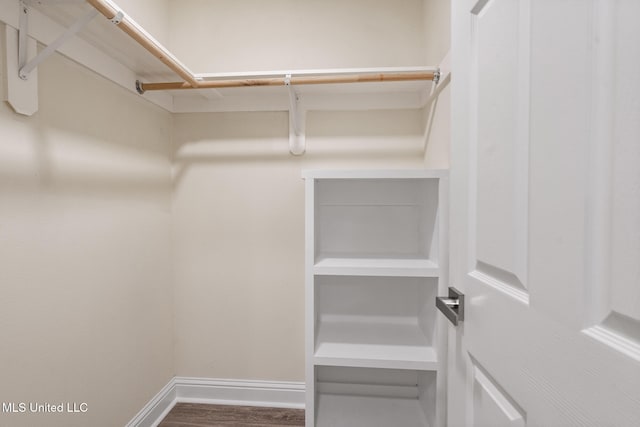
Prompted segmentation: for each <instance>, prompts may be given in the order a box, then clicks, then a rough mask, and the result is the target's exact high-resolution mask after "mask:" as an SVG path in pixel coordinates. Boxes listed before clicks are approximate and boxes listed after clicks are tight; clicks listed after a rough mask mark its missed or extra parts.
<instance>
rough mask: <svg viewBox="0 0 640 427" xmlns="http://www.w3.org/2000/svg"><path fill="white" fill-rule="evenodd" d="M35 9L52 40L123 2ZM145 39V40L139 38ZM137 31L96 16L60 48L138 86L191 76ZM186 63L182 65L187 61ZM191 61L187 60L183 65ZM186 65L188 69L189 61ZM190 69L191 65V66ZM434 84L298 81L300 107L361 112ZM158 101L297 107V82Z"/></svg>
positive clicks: (224, 107) (5, 0)
mask: <svg viewBox="0 0 640 427" xmlns="http://www.w3.org/2000/svg"><path fill="white" fill-rule="evenodd" d="M25 3H26V4H27V5H28V6H29V7H30V16H29V19H30V24H29V34H30V36H31V37H33V38H35V39H36V40H38V41H39V42H41V43H43V44H45V45H48V44H50V43H51V42H52V41H54V40H55V39H56V38H57V37H58V36H59V35H60V34H61V33H63V32H64V31H65V30H66V29H67V28H69V27H70V26H72V25H73V24H74V23H75V22H77V21H78V20H79V19H80V18H81V17H82V16H83V15H85V14H86V13H87V12H88V11H90V10H91V9H92V8H93V7H94V6H92V5H91V4H89V3H93V4H96V3H104V4H106V7H107V8H110V10H118V11H120V8H119V7H118V6H117V5H116V3H114V2H113V1H110V0H100V1H94V0H90V1H89V2H87V1H85V0H26V1H25ZM19 4H20V2H19V1H18V0H0V20H2V21H4V22H6V23H7V24H9V25H10V26H13V27H15V28H17V27H18V14H19V13H18V11H19ZM122 12H123V13H124V20H125V21H126V23H127V25H129V26H130V27H132V28H133V29H134V31H139V32H140V33H141V34H142V35H143V38H145V39H147V40H150V41H151V44H152V45H154V46H155V47H158V48H160V49H161V51H162V52H163V54H162V55H159V56H164V57H170V58H171V59H172V60H173V59H175V60H176V61H177V62H179V61H178V60H177V59H176V58H175V57H174V56H173V55H172V54H171V52H169V51H168V50H167V49H166V48H164V47H163V46H162V45H161V44H160V43H159V42H157V41H156V40H155V39H153V37H152V36H151V35H149V34H148V33H146V31H145V30H144V29H143V28H142V27H140V26H139V25H138V24H137V23H135V21H134V20H133V19H132V18H131V17H129V16H128V15H127V14H126V11H122ZM138 41H140V40H138ZM138 41H136V40H134V39H133V38H132V37H130V35H129V34H125V32H123V31H121V29H119V28H118V26H117V25H114V24H113V23H112V22H111V21H110V20H109V19H106V18H105V17H104V16H102V15H98V16H96V17H95V18H93V19H92V20H91V21H90V22H89V23H88V24H87V25H86V26H85V27H83V28H82V29H81V30H80V31H79V32H78V33H77V34H76V35H75V36H74V37H73V38H72V39H70V40H69V41H68V42H66V43H65V45H63V46H61V47H60V48H59V49H58V50H59V51H60V52H61V53H63V54H64V55H66V56H68V57H70V58H71V59H73V60H75V61H77V62H79V63H81V64H83V65H85V66H87V67H88V68H90V69H92V70H94V71H96V72H97V73H99V74H101V75H103V76H105V77H107V78H108V79H110V80H112V81H114V82H116V83H118V84H120V85H122V86H124V87H126V88H127V89H129V90H132V91H134V90H135V81H136V80H141V81H143V82H145V83H160V82H183V81H184V80H185V79H184V76H183V75H182V77H181V76H180V75H178V73H176V72H174V71H172V70H171V69H169V68H168V67H167V65H166V64H165V63H163V62H162V61H161V60H159V59H158V58H157V57H156V56H154V55H153V54H152V53H150V52H149V51H148V50H147V49H145V48H144V47H143V46H141V45H140V44H139V43H138ZM180 65H182V64H180ZM183 67H184V66H183ZM184 69H187V68H186V67H184ZM437 69H438V67H429V66H423V67H381V68H357V69H354V68H351V69H324V70H323V69H316V70H278V71H265V72H252V73H244V72H239V73H225V74H220V73H206V74H195V73H192V72H191V71H188V73H189V74H190V75H192V76H193V78H194V79H196V80H197V81H199V82H208V81H217V80H221V79H223V80H224V79H248V80H252V79H264V78H274V79H275V78H278V79H283V78H285V76H286V75H287V74H290V75H291V77H292V79H295V78H296V77H322V76H328V75H337V76H353V75H354V74H363V75H375V74H383V73H432V72H434V71H436V70H437ZM187 70H188V69H187ZM433 86H434V85H433V83H432V82H431V81H427V80H415V81H385V82H371V83H341V84H321V85H319V84H309V85H296V86H295V94H296V96H298V100H299V103H300V107H301V108H302V109H307V110H309V109H311V110H334V109H340V110H360V109H405V108H420V107H422V106H424V105H425V103H426V102H427V100H428V99H429V95H430V94H431V92H432V91H433ZM143 96H144V97H145V98H147V99H149V100H150V101H152V102H154V103H156V104H158V105H160V106H161V107H163V108H165V109H167V110H169V111H172V112H214V111H283V110H289V109H290V107H291V91H290V87H285V86H282V85H279V86H251V87H235V88H216V89H209V88H207V89H192V90H178V91H163V92H147V93H145V94H144V95H143Z"/></svg>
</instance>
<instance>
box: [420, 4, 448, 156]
mask: <svg viewBox="0 0 640 427" xmlns="http://www.w3.org/2000/svg"><path fill="white" fill-rule="evenodd" d="M450 21H451V1H450V0H424V28H425V32H424V36H425V55H426V56H425V60H426V61H427V63H429V64H439V63H440V61H442V59H443V58H444V57H445V55H447V52H449V47H450V46H451V23H450ZM424 120H425V134H424V141H425V153H424V161H425V167H427V168H448V167H449V146H450V141H451V96H450V89H449V88H448V87H447V88H445V89H444V90H443V91H442V92H440V95H439V96H438V97H437V99H436V100H435V102H434V103H433V104H432V105H428V106H427V107H426V108H425V109H424Z"/></svg>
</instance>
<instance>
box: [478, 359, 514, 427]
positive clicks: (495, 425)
mask: <svg viewBox="0 0 640 427" xmlns="http://www.w3.org/2000/svg"><path fill="white" fill-rule="evenodd" d="M470 363H471V372H472V374H471V379H472V380H471V381H470V382H469V387H468V393H469V396H468V399H469V401H470V402H472V407H471V409H470V411H471V413H472V417H471V418H472V419H473V427H524V426H526V422H525V414H524V412H523V411H522V409H521V408H519V407H518V405H517V404H515V402H514V401H513V399H512V398H511V397H510V396H509V394H508V393H507V392H505V391H504V389H502V387H500V386H499V385H498V384H497V383H496V382H495V381H494V380H493V379H492V378H491V377H490V376H489V375H488V374H487V373H486V371H485V370H484V369H482V368H481V367H480V366H479V365H478V363H477V361H475V360H473V359H470Z"/></svg>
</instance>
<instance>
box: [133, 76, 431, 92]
mask: <svg viewBox="0 0 640 427" xmlns="http://www.w3.org/2000/svg"><path fill="white" fill-rule="evenodd" d="M436 74H437V72H436V71H421V72H407V73H375V74H334V75H325V76H300V77H291V78H290V79H289V81H290V84H292V85H317V84H337V83H372V82H401V81H414V80H433V79H434V77H435V75H436ZM286 82H287V78H286V77H269V78H259V79H225V80H200V81H197V82H196V85H191V84H189V83H187V82H169V83H142V82H136V88H137V90H138V92H139V93H141V94H142V93H144V92H145V91H148V90H175V89H219V88H229V87H247V86H284V85H286Z"/></svg>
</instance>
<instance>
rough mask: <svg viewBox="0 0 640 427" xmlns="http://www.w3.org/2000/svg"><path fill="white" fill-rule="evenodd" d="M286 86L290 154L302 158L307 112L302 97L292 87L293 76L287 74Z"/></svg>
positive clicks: (304, 149) (304, 146)
mask: <svg viewBox="0 0 640 427" xmlns="http://www.w3.org/2000/svg"><path fill="white" fill-rule="evenodd" d="M284 85H285V86H286V88H287V90H288V92H289V152H290V153H291V154H293V155H294V156H300V155H302V154H304V152H305V151H306V140H305V139H306V138H305V127H306V118H307V117H306V116H307V114H306V113H307V112H306V110H304V109H303V108H301V106H300V95H299V94H298V93H296V91H295V89H294V88H293V87H292V86H291V74H287V75H286V77H285V79H284Z"/></svg>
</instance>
